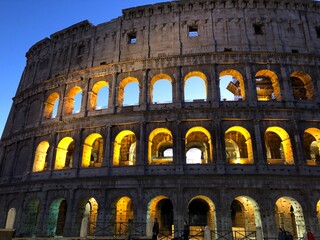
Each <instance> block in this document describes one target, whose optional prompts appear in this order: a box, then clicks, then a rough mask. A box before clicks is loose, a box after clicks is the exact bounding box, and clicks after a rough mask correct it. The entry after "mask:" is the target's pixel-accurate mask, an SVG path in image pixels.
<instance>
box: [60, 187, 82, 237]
mask: <svg viewBox="0 0 320 240" xmlns="http://www.w3.org/2000/svg"><path fill="white" fill-rule="evenodd" d="M75 193H76V189H74V188H73V189H70V190H69V194H68V195H69V197H68V201H67V212H66V218H65V223H66V224H65V225H64V229H63V233H64V236H65V237H68V236H79V235H80V231H79V230H80V226H78V224H77V222H79V221H78V219H77V217H79V216H78V213H79V207H80V206H79V205H78V204H75ZM67 223H69V224H67ZM80 223H81V221H80Z"/></svg>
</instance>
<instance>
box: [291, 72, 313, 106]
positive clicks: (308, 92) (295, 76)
mask: <svg viewBox="0 0 320 240" xmlns="http://www.w3.org/2000/svg"><path fill="white" fill-rule="evenodd" d="M291 86H292V93H293V97H294V100H312V98H313V95H314V89H313V83H312V78H311V77H310V76H309V75H308V74H306V73H305V72H302V71H295V72H293V73H292V74H291Z"/></svg>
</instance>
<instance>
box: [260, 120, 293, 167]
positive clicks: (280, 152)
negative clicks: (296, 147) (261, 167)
mask: <svg viewBox="0 0 320 240" xmlns="http://www.w3.org/2000/svg"><path fill="white" fill-rule="evenodd" d="M264 140H265V145H266V154H267V162H268V163H269V164H294V159H293V152H292V145H291V141H290V136H289V134H288V133H287V132H286V131H285V130H284V129H283V128H281V127H277V126H273V127H269V128H267V130H266V131H265V135H264Z"/></svg>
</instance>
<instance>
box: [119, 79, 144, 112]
mask: <svg viewBox="0 0 320 240" xmlns="http://www.w3.org/2000/svg"><path fill="white" fill-rule="evenodd" d="M131 83H135V85H137V86H138V89H137V91H138V92H133V91H129V90H128V89H126V87H127V86H128V84H131ZM139 84H140V83H139V80H138V79H137V78H135V77H126V78H124V79H122V80H121V81H120V83H119V89H118V104H119V106H124V104H128V103H131V105H132V104H137V103H138V104H139V94H140V92H139V91H140V89H139ZM127 102H128V103H127Z"/></svg>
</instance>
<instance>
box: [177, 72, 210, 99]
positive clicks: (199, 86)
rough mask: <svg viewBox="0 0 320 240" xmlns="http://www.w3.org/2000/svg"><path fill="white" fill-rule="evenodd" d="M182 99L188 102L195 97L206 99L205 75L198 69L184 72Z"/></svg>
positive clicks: (206, 84)
mask: <svg viewBox="0 0 320 240" xmlns="http://www.w3.org/2000/svg"><path fill="white" fill-rule="evenodd" d="M183 90H184V101H185V102H189V101H193V100H197V99H203V100H205V101H206V100H207V99H208V80H207V76H206V75H205V74H204V73H202V72H199V71H192V72H189V73H188V74H186V76H185V77H184V79H183Z"/></svg>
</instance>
